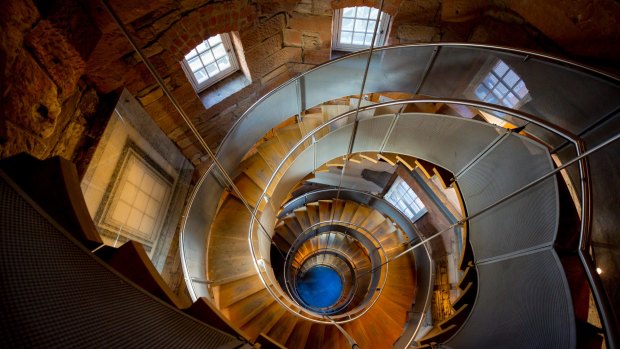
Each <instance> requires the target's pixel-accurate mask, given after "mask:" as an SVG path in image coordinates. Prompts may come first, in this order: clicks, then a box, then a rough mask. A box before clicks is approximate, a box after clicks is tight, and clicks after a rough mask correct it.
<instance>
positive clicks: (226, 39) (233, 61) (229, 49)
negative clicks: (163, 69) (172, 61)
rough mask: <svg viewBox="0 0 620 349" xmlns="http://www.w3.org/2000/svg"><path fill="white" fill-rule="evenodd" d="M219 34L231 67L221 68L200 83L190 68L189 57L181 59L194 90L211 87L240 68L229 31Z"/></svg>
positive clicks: (197, 91)
mask: <svg viewBox="0 0 620 349" xmlns="http://www.w3.org/2000/svg"><path fill="white" fill-rule="evenodd" d="M218 35H220V38H221V39H222V44H223V45H224V48H225V49H226V54H227V55H228V61H229V62H230V67H228V68H226V69H224V70H221V71H220V72H219V73H218V74H216V75H214V76H213V77H211V78H207V80H205V81H203V82H202V83H199V82H198V80H197V79H196V76H195V75H194V73H193V71H192V69H191V68H190V66H189V63H188V61H187V59H185V58H183V60H182V61H181V67H183V71H184V72H185V75H186V76H187V79H188V80H189V82H190V83H191V84H192V86H193V87H194V90H196V93H200V92H202V91H204V90H205V89H207V88H209V87H210V86H213V85H214V84H215V83H217V82H219V81H221V80H222V79H224V78H226V77H227V76H229V75H230V74H232V73H234V72H236V71H237V70H239V62H238V61H237V55H236V54H235V50H234V49H233V45H232V42H231V41H230V36H229V35H228V34H227V33H223V34H218ZM214 36H216V35H213V36H211V37H209V38H207V39H205V40H204V41H203V42H205V41H208V40H209V39H211V38H212V37H214ZM203 42H201V43H200V44H198V45H197V46H196V48H197V47H198V46H200V45H201V44H202V43H203ZM196 48H194V49H196ZM209 50H210V49H209ZM203 52H206V51H203ZM188 55H189V53H188ZM186 56H187V55H186ZM201 63H202V64H203V67H205V66H204V62H202V61H201ZM218 69H219V67H218Z"/></svg>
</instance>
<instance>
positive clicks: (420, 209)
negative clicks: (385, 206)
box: [383, 177, 428, 222]
mask: <svg viewBox="0 0 620 349" xmlns="http://www.w3.org/2000/svg"><path fill="white" fill-rule="evenodd" d="M405 196H406V197H405ZM383 198H384V199H385V200H387V201H388V202H389V203H391V204H392V205H394V207H396V208H397V209H398V210H399V211H400V212H402V214H404V215H405V216H406V217H407V218H409V219H410V220H411V221H412V222H415V221H417V220H418V219H420V218H421V217H422V216H424V215H425V214H426V212H428V210H427V209H426V206H424V204H423V203H422V200H420V198H419V197H418V195H417V194H416V192H415V191H413V189H411V187H410V186H409V184H407V182H405V181H404V180H403V179H402V178H401V177H398V178H396V180H395V181H394V183H393V184H392V186H391V187H390V190H388V192H387V193H386V194H385V195H384V197H383ZM407 210H409V212H411V214H408V213H407V212H406V211H407Z"/></svg>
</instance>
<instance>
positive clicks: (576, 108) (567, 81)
mask: <svg viewBox="0 0 620 349" xmlns="http://www.w3.org/2000/svg"><path fill="white" fill-rule="evenodd" d="M103 4H104V7H105V8H106V10H107V11H108V12H109V13H110V14H111V15H112V18H113V20H114V21H115V22H116V23H117V24H118V26H119V28H120V29H121V32H122V33H123V34H124V35H125V36H126V38H127V39H128V41H129V42H130V43H131V44H132V46H133V48H134V50H135V51H136V53H137V54H138V56H139V57H140V58H141V59H142V61H143V62H144V63H145V64H146V66H147V68H148V69H149V71H150V72H151V74H152V75H153V76H154V77H155V80H156V82H157V84H158V85H159V87H160V88H161V89H162V90H163V92H164V94H165V95H166V96H167V97H168V98H169V99H170V101H171V102H172V104H173V105H174V107H175V108H176V110H177V111H178V112H179V114H180V115H181V116H182V117H183V120H184V121H185V123H186V124H187V126H188V127H189V128H190V130H191V131H192V133H193V134H194V135H195V136H196V138H197V139H198V141H199V142H200V144H201V146H202V147H203V148H204V150H205V151H206V152H207V154H208V155H209V156H210V157H211V158H212V159H213V161H214V166H215V167H216V168H217V169H218V171H219V174H220V176H222V177H223V178H224V180H225V182H227V183H228V184H229V185H230V187H231V188H232V189H233V190H234V191H235V192H236V193H237V194H238V195H239V196H240V198H241V200H242V201H243V203H244V205H245V207H246V208H247V209H248V211H250V212H251V211H252V210H251V209H250V206H249V205H248V202H247V200H245V199H243V195H241V193H240V192H239V191H238V189H237V188H236V187H235V185H234V183H233V181H232V179H231V178H230V176H229V175H228V173H229V172H231V171H232V169H233V168H234V166H236V164H238V163H239V161H240V160H241V157H242V156H243V155H244V154H245V152H246V151H247V150H248V149H249V148H250V147H251V146H252V145H253V144H254V143H256V141H257V140H258V138H257V137H261V136H262V135H263V134H265V133H266V132H263V131H264V130H265V127H267V128H270V127H272V126H273V125H277V124H279V122H273V121H274V120H275V121H277V119H278V118H280V119H281V118H288V117H289V116H291V115H295V114H296V113H297V110H305V109H307V107H309V106H313V105H317V104H319V103H320V102H324V101H326V100H329V99H333V98H324V97H323V98H316V97H317V96H319V95H320V94H321V93H322V94H323V95H325V94H330V93H333V91H329V90H328V89H326V90H328V91H319V92H317V91H314V90H313V84H312V83H308V82H309V80H311V78H312V77H316V76H313V74H314V75H316V73H317V72H321V71H323V70H325V72H327V73H329V68H333V67H336V65H338V64H339V63H342V62H344V63H345V64H347V63H352V62H354V61H355V60H356V58H359V57H362V56H363V55H368V60H366V61H367V62H368V63H367V67H366V69H365V70H364V71H365V74H364V76H363V79H364V81H366V79H367V78H368V76H369V74H374V73H377V74H378V75H379V76H381V78H382V79H383V80H384V81H380V82H379V83H377V84H376V85H375V86H372V84H371V86H370V88H369V89H368V90H367V91H365V90H364V89H361V92H360V95H359V97H360V99H361V97H362V94H363V93H368V92H381V91H382V90H383V91H384V90H386V89H385V86H386V83H387V84H388V85H391V89H390V90H392V91H410V88H408V87H407V86H404V87H403V86H402V85H399V84H398V82H402V81H401V80H399V79H398V78H397V77H396V76H389V74H384V72H383V71H382V68H384V66H381V65H378V64H375V65H376V66H373V63H377V62H376V61H372V60H371V59H372V58H373V56H374V55H375V52H372V51H371V52H358V53H354V54H351V55H348V56H344V57H341V58H340V59H337V60H335V61H332V62H329V63H326V64H323V65H321V66H319V67H317V68H315V69H313V70H310V71H308V72H306V73H304V74H302V75H301V76H300V77H298V78H296V79H293V80H291V81H290V82H288V83H287V84H284V85H283V86H281V87H280V88H277V89H275V90H273V91H272V92H270V93H268V94H267V95H266V96H264V97H263V98H261V99H260V100H259V101H258V102H257V103H255V104H254V105H253V106H252V107H251V108H250V109H249V110H248V111H247V112H246V113H244V115H243V116H242V117H241V118H240V119H238V120H237V122H236V123H235V125H234V126H233V128H232V129H231V131H230V132H229V133H228V134H227V135H226V137H225V138H224V140H223V142H222V143H221V145H220V147H219V148H218V151H217V155H216V154H214V153H213V152H212V151H211V150H210V149H209V147H208V146H207V145H206V142H205V141H204V139H203V138H202V136H201V135H200V133H199V131H198V130H197V129H196V127H195V126H194V125H193V123H192V121H191V119H190V118H189V117H188V116H187V115H186V114H185V112H184V111H183V109H182V108H181V106H180V104H179V103H178V101H177V100H176V99H175V97H174V96H173V95H172V94H171V93H170V91H169V89H168V88H167V86H166V85H165V83H164V82H163V79H162V78H161V76H160V75H159V73H158V72H157V70H156V69H155V68H154V66H153V65H152V64H151V63H150V61H149V59H148V58H147V57H146V55H144V54H143V52H142V50H141V48H140V47H139V46H138V45H136V44H135V42H134V40H133V39H132V37H131V36H130V35H129V33H128V31H127V30H126V28H125V27H124V25H123V23H122V22H121V21H120V20H119V19H118V16H117V15H116V13H115V12H114V11H113V10H112V9H111V7H110V5H109V3H108V1H107V0H106V1H104V2H103ZM438 48H441V52H439V50H438ZM403 50H404V51H406V50H409V51H410V52H412V53H414V54H411V55H406V54H405V55H402V56H403V57H406V58H401V61H402V60H409V61H411V60H413V59H417V60H418V61H419V62H420V63H426V64H420V65H419V66H424V67H425V68H424V69H423V71H420V72H419V73H420V74H417V75H416V78H415V79H412V78H411V76H409V75H408V74H407V73H408V71H407V70H406V69H407V67H406V66H404V65H401V66H396V67H395V66H390V65H389V64H386V65H385V68H386V69H389V70H387V71H388V72H389V71H397V72H398V75H400V76H402V77H403V79H402V80H404V81H406V84H407V85H413V86H416V88H415V90H414V91H413V92H415V93H421V94H425V95H436V96H451V95H452V94H451V93H449V92H446V91H447V90H445V89H443V90H442V89H440V88H437V86H435V85H433V84H432V83H433V82H436V81H434V79H433V72H434V70H435V69H438V70H441V71H447V69H443V68H446V67H447V68H449V66H446V62H444V61H442V59H444V58H446V57H448V58H449V59H451V60H452V62H453V63H454V62H455V61H456V63H457V64H463V62H458V58H462V57H457V56H458V55H455V54H454V53H457V54H458V53H463V52H465V51H467V50H470V51H474V50H478V51H485V53H487V54H488V55H489V56H494V57H496V58H497V57H498V56H501V57H502V58H506V59H508V58H512V59H514V58H516V59H517V60H518V59H521V60H522V62H523V66H525V67H524V69H525V70H532V71H534V74H535V73H536V72H535V70H536V68H540V66H542V65H544V66H545V67H546V68H548V69H547V70H545V75H546V79H545V81H543V82H540V81H538V82H536V81H535V80H534V79H531V80H530V79H524V81H525V82H526V84H530V83H533V84H535V85H536V84H539V85H540V86H542V87H541V88H540V89H538V88H536V89H532V86H531V85H529V86H530V90H531V92H532V94H533V95H534V94H536V96H535V99H537V98H538V94H540V93H541V92H540V91H546V90H549V89H558V90H562V91H564V92H565V91H568V92H569V93H568V94H566V95H561V96H562V97H564V98H558V102H559V103H562V104H569V105H570V107H569V112H566V110H563V108H562V105H557V104H556V105H553V104H552V105H551V106H549V105H546V106H547V108H539V109H538V110H537V112H538V114H539V115H541V116H542V118H543V119H547V120H554V121H555V122H553V121H552V122H548V123H547V124H548V125H549V126H552V128H553V129H554V130H556V129H560V128H559V127H555V126H557V125H560V126H567V127H566V128H567V129H568V130H569V131H571V132H572V133H574V134H581V133H582V131H584V132H585V131H587V130H589V129H590V127H592V126H593V125H597V124H598V123H599V121H601V120H604V119H605V118H606V117H607V115H608V114H609V113H610V112H611V111H612V110H617V104H618V103H617V100H618V98H617V97H618V79H617V78H616V77H614V76H611V75H608V74H606V73H603V72H600V71H596V70H594V69H592V68H589V67H586V66H583V65H580V64H578V63H575V62H571V61H568V60H564V59H560V58H557V57H553V56H550V55H544V54H540V53H536V52H531V51H526V50H518V49H509V48H505V47H497V46H489V45H472V44H445V43H444V44H420V45H400V46H392V47H385V48H379V49H375V51H376V57H380V59H382V60H384V61H387V62H389V61H390V60H389V59H388V58H390V57H387V56H389V53H393V52H399V51H403ZM459 50H461V51H460V52H459ZM414 51H420V52H418V53H421V55H419V56H416V55H415V53H416V52H414ZM422 51H428V52H426V53H425V52H422ZM446 51H449V52H446ZM399 53H403V52H399ZM420 56H422V57H420ZM392 58H393V57H392ZM420 58H421V59H420ZM380 63H382V62H380ZM416 63H417V62H416ZM408 66H410V67H415V66H417V64H409V65H408ZM437 66H439V68H437ZM326 68H327V69H326ZM375 68H376V70H375ZM397 68H400V70H398V69H397ZM566 71H568V74H564V73H566ZM351 72H353V73H354V74H350V75H349V76H350V77H352V79H351V80H349V79H343V77H342V76H338V75H335V76H333V77H332V78H335V79H340V80H341V81H345V82H347V83H348V84H349V85H352V86H356V84H355V83H351V82H353V81H356V80H355V79H354V77H355V74H356V73H359V71H355V69H352V70H350V71H348V72H347V71H344V70H343V71H342V73H351ZM563 74H564V75H563ZM457 75H459V74H455V76H457ZM386 77H389V78H391V80H390V79H386ZM575 77H576V78H575ZM302 80H303V84H302ZM319 80H320V79H319ZM371 80H372V79H371ZM438 80H440V83H441V84H443V85H444V86H448V87H450V88H451V85H452V84H451V83H450V82H451V80H449V79H445V78H444V79H438ZM315 82H316V81H315ZM318 82H319V83H321V84H323V85H324V86H329V85H326V84H325V82H326V81H318ZM429 82H430V85H432V86H430V87H429ZM290 86H295V90H296V91H298V92H299V93H298V94H297V97H298V98H296V99H295V101H296V103H297V105H295V106H294V107H295V108H293V109H296V110H292V112H291V108H289V107H283V108H281V109H280V110H278V112H277V115H275V116H274V117H273V118H271V119H269V120H264V119H262V118H259V119H260V120H261V122H262V123H263V124H264V125H263V126H262V127H257V128H256V129H255V130H253V131H252V132H249V129H252V127H250V128H249V129H248V127H245V128H244V127H243V126H244V125H245V126H247V122H248V120H249V121H250V122H249V126H252V122H256V121H255V120H253V119H254V117H255V116H257V113H255V112H257V111H260V109H261V108H263V109H265V110H269V109H270V108H268V104H269V103H265V102H266V101H271V102H274V103H276V104H277V103H280V101H281V99H282V98H281V97H283V95H284V94H282V93H281V92H282V91H284V90H285V89H286V88H287V87H290ZM336 87H339V86H336ZM583 90H587V91H588V93H587V94H588V95H596V96H600V98H598V99H594V100H593V101H590V100H589V99H588V98H584V99H580V98H579V97H580V96H579V94H582V93H583ZM302 91H303V92H305V93H304V95H303V98H301V97H302V96H301V95H302ZM308 91H313V93H316V95H314V96H310V94H309V93H308ZM342 91H346V90H342ZM342 91H341V92H342ZM535 91H536V92H535ZM354 93H355V92H353V93H344V92H343V93H341V94H340V96H342V95H352V94H354ZM340 96H337V95H335V94H332V96H331V97H340ZM571 96H574V99H571V98H570V97H571ZM606 97H607V98H606ZM473 98H475V97H473ZM321 99H322V100H321ZM542 99H544V98H542ZM317 101H318V102H319V103H314V102H317ZM444 101H445V100H444ZM569 102H570V103H569ZM544 103H552V100H551V99H547V101H546V102H543V104H544ZM528 104H529V103H528ZM533 104H534V105H536V103H533ZM610 106H611V110H609V107H610ZM580 111H585V112H582V114H583V115H584V116H585V117H583V118H582V119H583V120H577V119H575V118H573V119H570V120H569V117H572V116H574V115H577V114H579V112H580ZM270 112H273V109H272V110H270ZM357 112H359V111H357ZM357 112H356V113H357ZM571 112H572V113H574V115H569V114H571ZM584 113H587V114H584ZM258 114H260V113H258ZM554 114H555V115H554ZM558 114H560V115H562V116H564V117H566V118H567V119H566V121H564V120H563V119H560V120H559V121H558V119H557V116H558ZM575 120H577V122H574V121H575ZM560 133H561V132H560ZM556 134H557V133H556ZM235 136H236V137H237V138H235ZM240 137H242V138H243V140H241V138H240ZM617 139H618V135H616V136H613V137H611V138H607V139H606V140H604V141H603V142H601V143H600V146H598V147H594V148H591V149H590V150H589V151H584V150H585V149H587V147H586V146H585V145H584V144H583V143H580V144H579V145H578V146H576V151H577V156H576V157H574V158H573V159H572V160H570V161H567V159H566V158H565V159H563V162H564V163H565V164H567V165H566V166H564V167H562V169H564V168H566V167H567V166H568V165H570V164H572V163H575V162H578V163H579V178H578V181H579V183H580V184H581V231H580V241H579V249H578V254H579V257H580V259H581V262H582V265H583V266H584V269H585V272H586V275H587V277H588V281H589V284H590V289H591V291H592V293H593V295H594V299H595V302H596V305H597V308H598V311H599V315H600V317H601V321H602V323H603V327H604V330H605V336H606V341H607V345H608V346H609V347H610V348H616V347H617V346H618V333H619V332H620V331H619V328H618V324H617V319H616V315H615V314H614V308H613V307H612V306H611V304H610V300H609V299H608V298H607V295H606V294H605V289H604V286H603V284H602V281H601V278H600V276H599V275H598V274H597V273H596V271H595V263H594V260H593V257H592V255H591V254H590V251H589V250H590V249H591V248H592V246H591V244H590V242H591V230H590V228H591V227H590V226H591V224H593V223H592V216H591V215H592V210H593V204H592V192H591V183H590V176H589V173H588V165H587V161H586V160H587V156H589V155H591V154H592V153H594V152H595V151H598V150H601V149H603V148H604V147H606V146H608V145H609V144H611V143H612V142H614V141H616V140H617ZM553 149H558V147H557V146H556V147H554V148H553ZM223 157H226V159H225V161H224V162H222V161H221V160H223ZM213 168H214V167H213V166H212V167H211V168H210V169H209V171H208V172H207V174H206V175H205V176H204V177H203V178H202V179H201V181H200V183H201V184H204V183H205V179H206V178H207V176H208V175H209V174H212V173H213ZM558 171H559V170H558ZM554 173H557V171H554ZM550 175H552V174H550ZM200 190H201V188H197V190H196V191H195V192H194V194H193V195H192V200H191V202H190V203H189V206H188V209H187V211H186V213H185V215H184V218H185V219H184V222H183V227H184V229H183V232H182V233H181V236H180V243H181V256H182V266H183V271H184V275H185V279H186V281H187V282H188V290H189V292H190V294H191V296H192V298H194V299H195V298H196V297H197V293H196V290H195V285H194V283H193V280H201V281H200V282H201V283H202V281H203V280H204V279H203V277H204V274H202V275H192V273H193V271H194V270H193V269H192V270H191V271H190V268H189V267H188V260H189V259H190V257H193V256H194V254H195V251H192V253H191V255H190V253H189V252H188V250H187V249H188V245H187V243H193V242H194V241H189V240H191V239H188V236H186V234H185V233H186V228H187V227H188V225H187V222H188V220H190V219H193V218H195V217H194V211H195V210H192V208H193V204H194V203H195V202H196V201H195V199H196V196H197V195H196V194H198V193H199V192H200ZM202 193H204V191H203V192H202ZM212 194H214V196H215V197H216V198H215V200H217V199H218V198H219V194H220V192H219V191H218V190H215V192H214V193H212ZM515 195H516V194H515ZM200 200H204V198H202V197H201V198H200ZM506 200H507V199H506ZM206 206H208V205H206ZM211 207H215V208H216V207H217V205H211ZM203 208H205V206H201V207H200V208H199V209H203ZM215 208H214V210H215ZM209 209H210V208H209ZM199 211H200V210H199ZM200 213H202V212H200ZM211 213H212V214H213V213H214V212H211ZM255 218H256V217H253V220H254V219H255ZM611 221H612V222H613V219H612V220H611ZM202 223H204V225H205V226H204V227H203V230H206V231H208V228H209V226H210V222H209V221H208V219H207V220H205V221H201V224H202ZM262 231H263V233H264V234H268V232H267V230H266V229H264V228H263V229H262ZM197 234H205V232H202V233H197ZM203 236H204V235H203ZM193 238H194V236H192V239H193ZM204 243H205V239H203V241H199V242H198V246H203V247H204ZM202 253H204V251H203V252H202ZM202 258H205V257H204V255H203V256H202ZM199 261H200V259H197V260H196V261H193V262H192V263H193V264H192V267H193V268H196V267H195V266H196V263H197V264H198V265H200V264H202V265H204V264H203V263H198V262H199ZM200 268H203V269H204V267H198V270H201V269H200ZM259 275H260V273H259ZM616 305H617V304H616ZM337 327H338V326H337ZM345 335H346V333H345Z"/></svg>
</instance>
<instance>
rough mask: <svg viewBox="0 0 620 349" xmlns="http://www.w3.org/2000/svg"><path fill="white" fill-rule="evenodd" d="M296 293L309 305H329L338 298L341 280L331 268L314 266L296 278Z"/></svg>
mask: <svg viewBox="0 0 620 349" xmlns="http://www.w3.org/2000/svg"><path fill="white" fill-rule="evenodd" d="M297 293H298V294H299V296H300V297H301V299H302V300H303V301H304V302H305V303H306V304H308V305H309V306H311V307H316V308H325V307H329V306H331V305H333V304H334V303H336V301H338V298H340V294H341V293H342V281H341V280H340V276H338V273H336V272H335V271H334V270H333V269H331V268H328V267H324V266H320V265H319V266H315V267H312V268H311V269H310V270H308V271H307V272H306V274H305V275H304V276H303V278H299V279H298V280H297Z"/></svg>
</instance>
